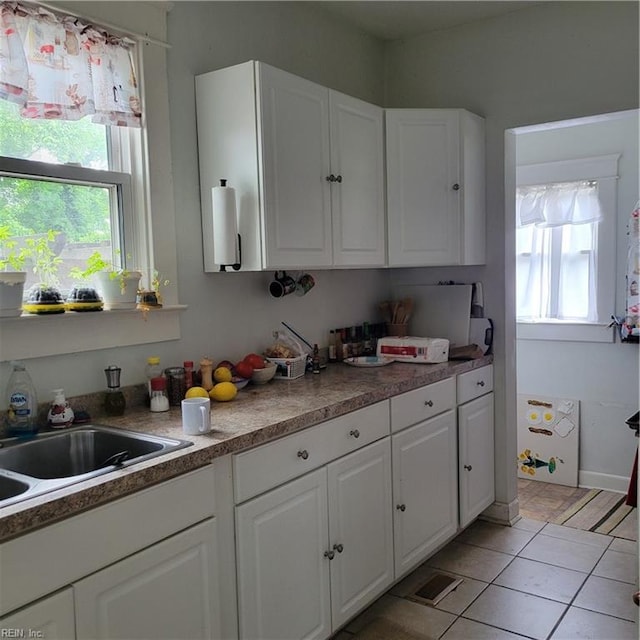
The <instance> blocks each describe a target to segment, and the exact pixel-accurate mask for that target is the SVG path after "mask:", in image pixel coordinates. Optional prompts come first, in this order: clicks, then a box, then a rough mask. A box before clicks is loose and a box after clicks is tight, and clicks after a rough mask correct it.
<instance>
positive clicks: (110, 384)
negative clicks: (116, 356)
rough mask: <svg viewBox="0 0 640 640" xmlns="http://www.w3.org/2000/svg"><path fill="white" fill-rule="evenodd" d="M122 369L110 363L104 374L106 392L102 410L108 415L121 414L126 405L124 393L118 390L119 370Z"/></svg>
mask: <svg viewBox="0 0 640 640" xmlns="http://www.w3.org/2000/svg"><path fill="white" fill-rule="evenodd" d="M121 371H122V369H121V368H120V367H117V366H116V365H115V364H110V365H109V366H108V367H107V368H106V369H105V370H104V374H105V375H106V376H107V393H106V394H105V397H104V411H105V413H106V414H107V415H108V416H121V415H122V414H123V413H124V410H125V408H126V406H127V402H126V400H125V397H124V393H122V391H121V390H120V372H121Z"/></svg>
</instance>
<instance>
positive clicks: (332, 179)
mask: <svg viewBox="0 0 640 640" xmlns="http://www.w3.org/2000/svg"><path fill="white" fill-rule="evenodd" d="M336 180H337V178H336V177H335V176H334V175H333V173H332V174H331V175H328V176H327V182H335V181H336Z"/></svg>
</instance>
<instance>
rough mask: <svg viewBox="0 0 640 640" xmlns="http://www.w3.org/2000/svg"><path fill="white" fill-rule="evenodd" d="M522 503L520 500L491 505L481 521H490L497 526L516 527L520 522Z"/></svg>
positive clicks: (481, 516) (481, 517)
mask: <svg viewBox="0 0 640 640" xmlns="http://www.w3.org/2000/svg"><path fill="white" fill-rule="evenodd" d="M520 518H521V516H520V503H519V502H518V498H516V499H515V500H512V501H511V502H494V503H493V504H492V505H489V506H488V507H487V508H486V509H485V510H484V511H483V512H482V513H481V514H480V519H481V520H488V521H489V522H495V523H497V524H504V525H509V526H511V525H514V524H515V523H516V522H518V520H520Z"/></svg>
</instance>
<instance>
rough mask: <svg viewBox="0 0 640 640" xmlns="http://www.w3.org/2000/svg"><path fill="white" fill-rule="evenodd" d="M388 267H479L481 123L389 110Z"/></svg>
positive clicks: (463, 116)
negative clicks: (471, 265) (468, 265)
mask: <svg viewBox="0 0 640 640" xmlns="http://www.w3.org/2000/svg"><path fill="white" fill-rule="evenodd" d="M386 136H387V221H388V237H389V239H388V243H389V266H420V265H423V266H430V265H465V264H482V263H484V260H485V256H484V247H485V228H484V227H485V193H484V189H485V186H484V185H485V177H484V120H483V119H482V118H479V117H478V116H476V115H474V114H472V113H469V112H468V111H464V110H462V109H387V110H386Z"/></svg>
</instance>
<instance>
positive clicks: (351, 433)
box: [349, 429, 360, 438]
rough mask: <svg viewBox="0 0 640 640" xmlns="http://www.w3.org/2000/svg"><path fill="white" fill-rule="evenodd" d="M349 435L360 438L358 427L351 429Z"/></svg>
mask: <svg viewBox="0 0 640 640" xmlns="http://www.w3.org/2000/svg"><path fill="white" fill-rule="evenodd" d="M349 435H350V436H353V437H354V438H359V437H360V432H359V431H358V430H357V429H351V431H349Z"/></svg>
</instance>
